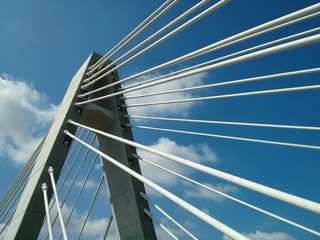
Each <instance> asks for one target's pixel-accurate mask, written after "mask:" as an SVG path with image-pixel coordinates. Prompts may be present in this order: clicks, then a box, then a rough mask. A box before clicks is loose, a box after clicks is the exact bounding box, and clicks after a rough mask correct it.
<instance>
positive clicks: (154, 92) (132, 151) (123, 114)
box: [0, 0, 320, 240]
mask: <svg viewBox="0 0 320 240" xmlns="http://www.w3.org/2000/svg"><path fill="white" fill-rule="evenodd" d="M276 2H277V1H275V3H274V5H275V6H276V5H277V4H278V3H276ZM290 4H292V5H293V6H290V7H291V8H292V11H291V12H288V11H287V12H286V10H285V11H284V13H283V14H282V15H279V16H273V15H274V14H273V13H272V12H270V13H269V12H263V11H261V9H260V11H261V12H258V10H259V9H252V10H251V11H252V12H254V14H257V15H261V16H262V15H265V16H269V15H270V16H272V17H273V18H272V19H268V20H266V21H264V22H258V21H257V22H255V23H252V26H250V27H247V24H245V23H244V24H243V25H244V26H243V27H242V25H241V24H239V28H238V29H237V31H236V32H233V33H228V32H225V31H221V32H219V28H220V29H221V28H227V24H230V20H228V19H230V18H232V16H230V15H228V13H230V11H231V10H232V13H234V14H235V15H236V12H235V10H234V9H239V12H241V11H243V8H248V7H250V6H249V5H246V4H245V3H240V5H239V3H235V1H229V0H221V1H209V0H202V1H190V2H188V3H185V2H182V1H178V0H167V1H163V2H162V3H161V4H159V6H157V8H155V9H154V11H153V12H152V13H151V14H150V15H148V16H147V17H146V18H145V19H144V20H143V21H142V22H141V24H139V25H137V27H136V28H134V29H133V30H132V31H131V32H129V33H128V34H127V35H126V36H125V37H124V38H123V39H122V40H121V41H119V43H118V44H116V45H115V46H114V47H113V48H110V51H108V52H107V53H106V54H105V55H100V54H98V53H96V52H93V53H91V54H90V55H89V56H88V58H87V59H86V60H85V61H84V63H83V64H82V66H80V68H79V70H78V71H77V72H76V74H75V75H74V77H73V78H72V80H71V82H70V85H69V87H68V89H67V91H66V93H65V96H64V98H63V100H62V102H61V104H60V106H59V110H58V111H57V113H56V117H55V119H54V121H53V123H52V125H51V127H50V129H49V131H48V132H47V134H46V135H45V136H43V139H42V141H41V142H40V144H39V145H38V147H37V148H36V149H35V150H34V152H33V154H32V156H31V157H30V158H29V160H28V161H27V162H26V163H25V165H24V166H23V168H22V170H21V172H20V173H19V174H18V175H17V177H16V178H15V180H14V181H13V182H12V184H11V186H8V188H7V191H6V192H5V194H4V195H3V196H2V198H1V202H0V219H1V220H0V221H1V222H0V239H6V240H11V239H50V240H51V239H171V238H172V239H223V240H227V239H280V240H282V239H319V237H320V228H319V222H320V215H319V214H320V204H319V199H320V190H319V186H318V185H319V184H318V183H319V180H320V177H319V176H320V175H319V168H318V167H319V161H318V160H319V157H320V152H319V150H320V145H319V139H320V132H319V130H320V124H319V117H320V113H319V107H320V102H319V96H320V94H319V89H320V82H319V76H320V74H319V72H320V68H319V66H318V65H319V62H320V61H319V53H320V51H319V42H320V34H319V31H320V27H319V23H320V22H319V15H320V4H319V3H315V4H310V5H305V6H303V7H300V8H298V7H297V6H294V5H295V4H296V3H292V2H291V1H290ZM290 7H289V6H288V8H290ZM230 9H231V10H230ZM221 16H223V17H221ZM236 17H237V16H234V18H236ZM242 18H246V16H241V18H239V19H242ZM215 19H219V20H220V21H221V19H224V21H225V22H214V20H215ZM211 24H212V25H211ZM194 26H198V29H197V30H195V29H194ZM199 26H201V27H199ZM211 27H212V29H211ZM199 30H200V31H199ZM202 34H203V35H206V38H202ZM208 34H209V35H210V36H211V38H212V40H210V41H208V38H207V37H208ZM189 45H192V48H193V47H194V46H195V45H197V48H194V49H190V47H189ZM167 49H168V50H167ZM173 49H174V51H173ZM140 58H145V59H147V60H148V59H150V63H151V64H153V63H155V62H157V64H155V65H150V64H149V63H148V61H146V62H144V63H143V64H142V62H139V59H140ZM127 66H133V67H131V71H128V69H127V70H126V71H125V72H122V70H123V68H125V67H127ZM129 69H130V68H129Z"/></svg>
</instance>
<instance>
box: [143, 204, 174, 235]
mask: <svg viewBox="0 0 320 240" xmlns="http://www.w3.org/2000/svg"><path fill="white" fill-rule="evenodd" d="M144 213H145V214H146V215H147V216H148V217H149V218H150V219H152V220H153V221H154V222H156V223H157V224H158V225H159V226H160V227H161V228H162V229H163V230H164V231H165V232H166V233H168V234H169V236H170V237H171V238H172V239H174V240H179V238H177V237H176V235H174V234H173V233H172V232H171V231H170V230H169V229H168V228H166V227H165V226H164V225H163V224H162V223H160V221H159V220H158V219H156V218H155V217H154V216H153V215H152V213H151V212H150V211H149V210H148V209H144Z"/></svg>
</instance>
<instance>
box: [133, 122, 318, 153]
mask: <svg viewBox="0 0 320 240" xmlns="http://www.w3.org/2000/svg"><path fill="white" fill-rule="evenodd" d="M127 126H128V127H132V128H141V129H147V130H156V131H163V132H174V133H183V134H189V135H197V136H204V137H214V138H224V139H230V140H237V141H246V142H255V143H264V144H271V145H279V146H287V147H297V148H308V149H315V150H320V146H315V145H306V144H297V143H287V142H277V141H267V140H261V139H255V138H242V137H234V136H228V135H218V134H211V133H201V132H191V131H183V130H175V129H168V128H157V127H147V126H135V125H131V124H127Z"/></svg>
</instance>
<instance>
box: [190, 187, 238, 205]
mask: <svg viewBox="0 0 320 240" xmlns="http://www.w3.org/2000/svg"><path fill="white" fill-rule="evenodd" d="M203 184H204V185H206V186H208V187H210V188H212V189H215V190H217V191H219V192H222V193H226V194H229V193H234V192H236V191H237V190H238V188H237V187H236V186H234V185H231V184H224V183H218V184H212V183H203ZM184 194H185V196H186V197H189V198H195V199H201V200H204V199H207V200H213V201H215V202H221V201H223V200H224V199H225V198H224V197H223V196H221V195H219V194H217V193H214V192H212V191H210V190H208V189H205V188H203V187H200V186H194V185H192V186H190V185H188V186H187V187H186V188H185V190H184Z"/></svg>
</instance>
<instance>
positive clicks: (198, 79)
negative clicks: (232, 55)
mask: <svg viewBox="0 0 320 240" xmlns="http://www.w3.org/2000/svg"><path fill="white" fill-rule="evenodd" d="M206 75H207V74H206V73H201V74H198V75H194V76H190V77H186V78H183V79H179V80H176V81H172V82H167V83H164V84H160V85H157V86H153V87H149V88H144V89H140V90H138V91H134V92H130V93H128V94H127V95H126V96H132V95H144V94H149V93H154V92H163V91H168V90H174V89H181V88H187V87H194V86H199V85H202V84H203V79H204V78H205V77H206ZM159 76H160V74H159V73H157V74H152V75H146V76H144V77H142V78H140V79H139V80H138V81H136V83H137V82H143V81H146V80H148V79H153V78H155V77H159ZM193 97H196V95H195V91H185V92H177V93H170V94H161V95H156V96H150V97H141V98H133V99H128V100H127V101H126V103H127V104H134V103H146V102H157V101H167V100H177V99H186V98H193ZM197 104H199V103H196V102H185V103H175V104H161V105H154V106H146V107H133V108H129V109H128V111H129V114H131V115H144V116H153V115H156V116H172V115H174V116H177V115H179V116H187V115H188V113H189V111H190V109H191V108H192V107H194V106H196V105H197Z"/></svg>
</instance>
